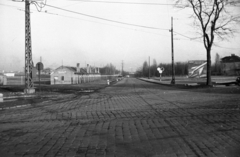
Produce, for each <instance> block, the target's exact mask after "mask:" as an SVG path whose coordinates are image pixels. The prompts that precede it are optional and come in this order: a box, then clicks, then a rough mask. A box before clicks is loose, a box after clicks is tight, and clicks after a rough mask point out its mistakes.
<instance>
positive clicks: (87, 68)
mask: <svg viewBox="0 0 240 157" xmlns="http://www.w3.org/2000/svg"><path fill="white" fill-rule="evenodd" d="M87 73H89V65H88V64H87Z"/></svg>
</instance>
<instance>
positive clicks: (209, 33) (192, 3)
mask: <svg viewBox="0 0 240 157" xmlns="http://www.w3.org/2000/svg"><path fill="white" fill-rule="evenodd" d="M238 3H240V2H239V0H176V6H177V7H182V8H187V7H190V8H192V9H193V17H194V19H195V20H194V24H195V25H196V26H198V27H200V30H201V35H202V38H203V44H204V47H205V49H206V52H207V85H212V81H211V49H212V46H213V44H214V39H215V35H216V36H217V37H219V38H220V39H221V40H223V39H225V38H226V37H227V36H228V35H233V33H234V32H235V30H234V29H233V24H236V23H238V22H239V19H240V18H239V17H240V16H239V15H233V14H232V13H231V12H230V11H228V10H227V6H233V5H237V4H238Z"/></svg>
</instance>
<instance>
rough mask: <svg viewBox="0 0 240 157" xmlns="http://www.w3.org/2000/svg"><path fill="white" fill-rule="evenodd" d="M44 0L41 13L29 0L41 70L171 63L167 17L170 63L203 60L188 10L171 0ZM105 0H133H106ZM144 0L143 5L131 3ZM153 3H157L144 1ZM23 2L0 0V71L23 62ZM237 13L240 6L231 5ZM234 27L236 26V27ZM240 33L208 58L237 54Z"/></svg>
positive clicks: (239, 52)
mask: <svg viewBox="0 0 240 157" xmlns="http://www.w3.org/2000/svg"><path fill="white" fill-rule="evenodd" d="M99 1H104V0H98V1H92V2H87V1H81V0H47V3H46V4H47V5H46V6H45V7H44V8H42V10H41V12H39V11H38V10H37V9H36V6H35V5H33V4H31V6H30V8H31V35H32V59H33V62H34V64H35V65H36V63H37V62H39V61H40V58H41V59H42V62H43V64H44V68H47V67H50V68H57V67H59V66H61V65H66V66H76V64H77V63H80V66H81V67H85V66H86V64H90V65H92V66H97V67H102V66H105V65H106V64H109V63H112V64H113V65H115V66H116V67H117V69H121V66H122V62H123V65H124V70H126V71H135V70H136V69H137V68H139V67H141V66H142V65H143V62H144V61H147V60H148V57H150V61H151V62H152V60H153V59H155V60H156V61H157V63H158V64H159V63H171V33H170V31H169V30H170V29H171V17H173V29H174V32H175V33H174V58H175V62H187V61H189V60H206V50H205V49H204V46H203V43H202V40H201V39H199V38H197V39H193V38H196V37H199V36H200V35H199V34H197V33H196V32H197V28H196V27H193V18H191V17H190V16H191V14H192V10H191V9H179V8H174V7H173V6H172V5H169V4H172V1H170V0H161V1H160V0H124V1H121V0H109V1H107V0H105V1H104V3H103V2H99ZM107 2H133V3H135V4H133V3H132V4H129V3H107ZM136 3H148V4H136ZM150 3H158V4H162V5H149V4H150ZM24 7H25V3H24V2H14V1H11V0H0V21H1V24H0V71H1V72H2V71H3V70H4V71H23V67H24V63H25V43H24V41H25V11H24ZM231 11H232V12H233V13H234V14H240V7H233V8H231ZM235 27H236V28H237V29H238V28H240V27H239V25H238V26H235ZM239 41H240V33H236V34H235V35H234V36H233V37H230V38H228V40H224V41H220V40H216V41H215V44H216V45H214V47H213V48H212V61H214V58H215V55H216V53H218V54H219V55H220V57H225V56H229V55H231V54H235V55H238V56H240V45H239V43H240V42H239Z"/></svg>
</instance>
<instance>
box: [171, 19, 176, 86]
mask: <svg viewBox="0 0 240 157" xmlns="http://www.w3.org/2000/svg"><path fill="white" fill-rule="evenodd" d="M170 32H171V43H172V81H171V84H175V66H174V49H173V17H172V18H171V30H170Z"/></svg>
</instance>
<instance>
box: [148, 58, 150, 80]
mask: <svg viewBox="0 0 240 157" xmlns="http://www.w3.org/2000/svg"><path fill="white" fill-rule="evenodd" d="M148 79H150V56H149V57H148Z"/></svg>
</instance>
